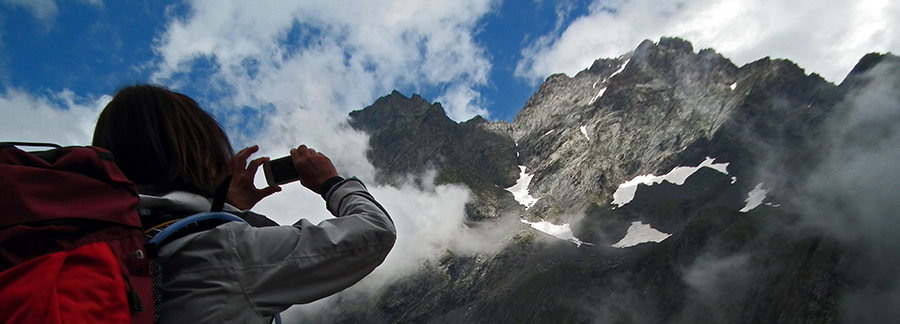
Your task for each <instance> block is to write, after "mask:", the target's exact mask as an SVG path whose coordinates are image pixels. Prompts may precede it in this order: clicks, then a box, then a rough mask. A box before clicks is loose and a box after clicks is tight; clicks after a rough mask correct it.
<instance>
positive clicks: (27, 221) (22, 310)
mask: <svg viewBox="0 0 900 324" xmlns="http://www.w3.org/2000/svg"><path fill="white" fill-rule="evenodd" d="M14 145H20V146H21V145H22V144H17V143H0V271H2V272H0V323H4V324H7V323H129V322H130V323H148V324H149V323H153V321H154V319H153V283H152V276H151V272H150V260H149V257H148V255H147V251H146V250H145V248H144V243H145V240H144V237H143V232H142V230H141V220H140V218H139V216H138V213H137V210H136V207H137V204H138V200H139V196H138V192H137V188H136V187H135V186H134V184H132V183H131V182H130V181H128V180H127V179H126V178H125V176H124V175H122V172H121V171H120V170H119V169H118V167H116V165H115V163H114V162H113V160H112V154H110V153H109V152H108V151H106V150H103V149H100V148H96V147H65V148H62V147H59V146H56V145H53V146H55V147H56V148H55V149H51V150H47V151H41V152H30V153H29V152H25V151H22V150H20V149H19V148H17V147H15V146H14ZM29 145H30V144H29ZM30 146H34V145H30ZM42 146H43V145H42Z"/></svg>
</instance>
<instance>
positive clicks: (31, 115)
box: [0, 88, 111, 145]
mask: <svg viewBox="0 0 900 324" xmlns="http://www.w3.org/2000/svg"><path fill="white" fill-rule="evenodd" d="M109 100H111V98H110V97H109V96H102V97H100V98H97V99H91V98H80V97H78V96H77V95H75V94H74V93H73V92H72V91H69V90H63V91H61V92H58V93H51V94H49V95H46V96H35V95H31V94H28V93H26V92H23V91H20V90H16V89H12V88H7V89H6V93H3V94H0V116H3V120H2V121H0V126H2V127H0V141H15V142H46V143H56V144H60V145H89V144H90V143H91V137H92V136H93V133H94V125H95V124H96V122H97V117H98V116H99V115H100V110H101V109H102V108H103V107H104V106H106V103H108V102H109Z"/></svg>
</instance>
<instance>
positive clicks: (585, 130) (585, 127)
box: [581, 125, 591, 141]
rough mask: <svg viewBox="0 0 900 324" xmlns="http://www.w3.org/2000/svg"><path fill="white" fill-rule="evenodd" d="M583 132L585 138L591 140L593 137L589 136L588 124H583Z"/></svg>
mask: <svg viewBox="0 0 900 324" xmlns="http://www.w3.org/2000/svg"><path fill="white" fill-rule="evenodd" d="M581 133H582V134H584V138H587V140H588V141H590V140H591V137H590V136H588V133H587V126H585V125H581Z"/></svg>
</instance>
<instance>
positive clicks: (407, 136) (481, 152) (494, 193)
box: [350, 91, 519, 221]
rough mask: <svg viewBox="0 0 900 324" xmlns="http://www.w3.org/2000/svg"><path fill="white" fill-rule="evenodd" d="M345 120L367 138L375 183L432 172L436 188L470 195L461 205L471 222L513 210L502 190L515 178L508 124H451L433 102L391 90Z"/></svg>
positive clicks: (477, 121) (478, 121)
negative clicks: (455, 186) (451, 186)
mask: <svg viewBox="0 0 900 324" xmlns="http://www.w3.org/2000/svg"><path fill="white" fill-rule="evenodd" d="M350 117H351V119H350V124H351V126H353V127H354V128H356V129H360V130H363V131H365V132H367V133H368V134H369V135H370V140H369V142H370V143H369V145H370V147H371V150H370V151H369V152H368V158H369V160H370V161H371V162H372V164H373V165H374V166H375V167H376V168H377V169H378V170H379V171H378V172H379V174H378V175H377V176H376V179H378V180H379V181H381V182H383V183H388V184H396V183H398V182H400V181H404V180H406V178H405V177H406V176H407V175H410V174H411V175H414V176H416V175H422V174H425V173H427V172H429V171H434V172H436V178H435V179H434V182H435V183H434V184H436V185H437V184H444V183H462V184H465V185H467V186H468V187H469V189H471V190H472V192H473V194H474V197H473V198H474V199H473V201H472V202H471V203H470V204H468V205H467V214H468V218H469V219H470V220H474V221H477V220H483V219H492V218H497V217H499V214H500V210H502V209H504V208H510V207H512V206H515V205H517V204H516V202H515V201H514V200H513V199H512V195H511V194H510V193H509V192H506V191H505V190H503V188H506V187H510V186H512V185H514V184H515V183H516V178H517V177H518V175H519V174H518V168H517V167H516V162H515V157H516V155H515V154H516V153H515V143H514V142H513V141H512V139H511V138H510V137H509V135H508V134H509V131H508V128H509V126H508V124H506V123H503V122H499V123H490V122H488V121H487V120H485V119H484V118H481V117H476V118H473V119H472V120H469V121H467V122H464V123H461V124H457V123H456V122H454V121H452V120H450V118H449V117H447V115H446V113H445V112H444V109H443V107H441V105H440V104H439V103H435V104H430V103H428V102H426V101H425V100H424V99H422V98H421V97H420V96H419V95H413V96H412V98H407V97H405V96H403V95H402V94H400V93H399V92H397V91H394V92H393V93H391V94H390V95H389V96H385V97H382V98H380V99H378V101H376V102H375V103H374V104H373V105H372V106H369V107H367V108H366V109H363V110H359V111H354V112H351V113H350Z"/></svg>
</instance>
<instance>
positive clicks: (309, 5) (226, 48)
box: [156, 0, 494, 117]
mask: <svg viewBox="0 0 900 324" xmlns="http://www.w3.org/2000/svg"><path fill="white" fill-rule="evenodd" d="M492 2H494V1H491V0H468V1H449V0H448V1H439V2H427V3H426V2H420V1H412V0H396V1H388V0H385V1H342V2H283V3H281V4H280V5H278V6H261V5H258V4H255V3H248V2H245V1H220V2H215V3H212V2H204V1H194V2H191V8H192V12H191V13H190V14H189V15H188V18H179V19H175V20H173V21H172V22H171V23H170V24H169V26H168V28H167V31H166V32H165V34H164V35H162V37H160V39H159V42H158V46H157V48H156V50H157V52H158V53H159V55H160V56H161V59H162V62H161V65H160V70H159V72H158V73H157V74H156V77H157V78H158V79H160V80H166V79H169V78H172V77H175V79H176V80H177V79H178V78H177V75H178V73H184V72H189V71H190V70H191V69H192V63H194V62H195V60H197V59H214V61H215V63H216V68H217V69H218V70H217V72H216V73H215V75H214V77H213V78H214V80H213V81H216V82H221V83H222V84H223V85H225V86H226V87H227V88H228V90H230V91H234V98H229V99H233V100H235V104H236V105H241V104H244V105H246V104H248V103H255V102H273V101H274V102H273V103H276V104H277V103H278V101H280V100H283V99H285V98H290V99H293V100H299V101H305V100H308V98H310V97H316V98H317V99H319V100H321V101H322V102H318V103H317V104H319V105H321V104H329V105H331V106H333V107H329V109H336V110H337V111H341V112H343V113H346V112H348V111H349V110H353V109H360V108H362V107H365V106H366V105H368V104H371V103H372V102H373V101H374V99H376V98H377V97H378V96H380V95H384V94H387V93H389V92H390V91H391V90H393V89H394V88H397V87H399V86H405V85H409V86H422V85H445V84H449V83H451V82H453V83H456V82H462V83H468V84H472V85H479V84H485V83H486V82H487V76H488V73H489V71H490V63H489V62H488V60H487V59H486V58H485V53H484V50H483V49H482V48H481V47H479V46H478V45H477V44H475V42H474V41H473V39H472V30H473V29H474V28H475V24H476V22H477V20H478V19H479V18H480V17H481V16H483V15H484V14H486V13H487V12H488V11H489V10H491V6H492ZM297 35H301V36H304V37H302V38H303V39H304V41H301V42H300V44H298V42H297V41H296V40H295V39H289V38H290V37H292V36H297ZM248 62H253V64H252V65H253V66H252V68H253V69H254V70H255V71H256V73H255V75H253V76H251V75H248V73H247V66H248V64H247V63H248ZM167 81H171V80H167ZM275 81H277V85H276V86H275V87H276V88H278V89H285V88H287V89H285V90H289V91H287V92H277V93H270V92H271V91H267V88H268V87H272V86H273V82H275ZM280 108H288V107H280ZM462 111H464V108H463V110H462ZM468 117H472V116H468Z"/></svg>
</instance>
